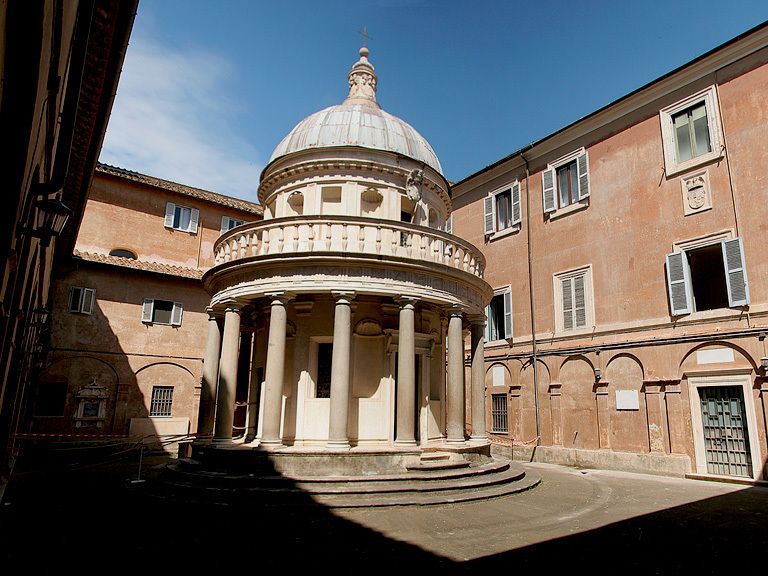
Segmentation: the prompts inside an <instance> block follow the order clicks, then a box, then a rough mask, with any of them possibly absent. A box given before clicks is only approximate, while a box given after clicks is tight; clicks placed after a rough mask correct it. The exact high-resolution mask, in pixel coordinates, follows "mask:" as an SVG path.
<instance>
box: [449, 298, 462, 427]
mask: <svg viewBox="0 0 768 576" xmlns="http://www.w3.org/2000/svg"><path fill="white" fill-rule="evenodd" d="M463 356H464V338H463V335H462V312H461V310H457V309H452V310H451V311H450V312H449V319H448V410H447V412H448V426H447V432H448V438H447V440H448V442H464V359H463Z"/></svg>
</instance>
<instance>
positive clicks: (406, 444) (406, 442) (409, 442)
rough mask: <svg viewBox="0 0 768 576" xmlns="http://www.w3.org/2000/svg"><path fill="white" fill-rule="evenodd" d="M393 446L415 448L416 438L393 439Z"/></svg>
mask: <svg viewBox="0 0 768 576" xmlns="http://www.w3.org/2000/svg"><path fill="white" fill-rule="evenodd" d="M395 446H397V447H398V448H416V447H417V446H418V444H417V443H416V440H395Z"/></svg>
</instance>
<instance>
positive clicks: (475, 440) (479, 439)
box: [469, 436, 491, 446]
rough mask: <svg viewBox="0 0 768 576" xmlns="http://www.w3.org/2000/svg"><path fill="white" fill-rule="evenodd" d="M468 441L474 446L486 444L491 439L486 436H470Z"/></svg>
mask: <svg viewBox="0 0 768 576" xmlns="http://www.w3.org/2000/svg"><path fill="white" fill-rule="evenodd" d="M469 443H470V444H473V445H475V446H485V445H486V444H490V443H491V441H490V439H489V438H488V436H470V437H469Z"/></svg>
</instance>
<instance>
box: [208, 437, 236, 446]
mask: <svg viewBox="0 0 768 576" xmlns="http://www.w3.org/2000/svg"><path fill="white" fill-rule="evenodd" d="M210 443H211V444H216V445H221V444H232V438H211V441H210Z"/></svg>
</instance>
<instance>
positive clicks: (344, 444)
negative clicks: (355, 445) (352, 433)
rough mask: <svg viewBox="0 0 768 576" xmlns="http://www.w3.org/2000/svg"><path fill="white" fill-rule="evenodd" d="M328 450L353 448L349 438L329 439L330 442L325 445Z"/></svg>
mask: <svg viewBox="0 0 768 576" xmlns="http://www.w3.org/2000/svg"><path fill="white" fill-rule="evenodd" d="M325 447H326V448H328V450H344V451H346V450H351V449H352V446H350V444H349V441H348V440H329V441H328V443H327V444H326V445H325Z"/></svg>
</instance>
